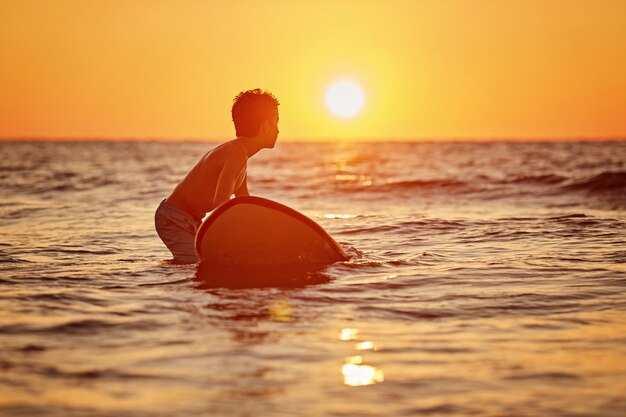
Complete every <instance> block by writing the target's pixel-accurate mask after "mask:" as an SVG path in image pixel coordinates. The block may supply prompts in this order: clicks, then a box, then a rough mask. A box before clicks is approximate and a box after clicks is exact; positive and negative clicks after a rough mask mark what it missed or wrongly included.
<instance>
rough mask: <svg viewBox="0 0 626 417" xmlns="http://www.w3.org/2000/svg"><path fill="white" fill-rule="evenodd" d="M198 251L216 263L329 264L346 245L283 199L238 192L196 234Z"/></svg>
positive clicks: (203, 258) (341, 256)
mask: <svg viewBox="0 0 626 417" xmlns="http://www.w3.org/2000/svg"><path fill="white" fill-rule="evenodd" d="M195 246H196V254H197V255H198V259H199V260H200V262H202V263H208V264H210V265H215V266H246V265H280V264H305V263H315V264H321V263H323V264H331V263H333V262H337V261H345V260H347V259H348V256H347V255H346V253H345V252H344V250H343V248H342V247H341V246H340V245H339V244H338V243H337V242H335V240H334V239H333V238H332V237H331V236H330V235H329V234H328V233H327V232H326V231H325V230H324V229H323V228H322V227H321V226H320V225H318V224H317V223H315V222H314V221H313V220H311V219H310V218H308V217H306V216H304V215H303V214H301V213H299V212H297V211H296V210H294V209H292V208H289V207H287V206H285V205H283V204H280V203H277V202H275V201H272V200H268V199H265V198H260V197H238V198H234V199H232V200H229V201H227V202H226V203H224V204H222V205H221V206H219V207H218V208H216V209H215V210H213V212H212V213H211V214H210V215H209V217H207V219H206V220H205V221H204V222H203V223H202V225H200V228H199V229H198V232H197V233H196V242H195Z"/></svg>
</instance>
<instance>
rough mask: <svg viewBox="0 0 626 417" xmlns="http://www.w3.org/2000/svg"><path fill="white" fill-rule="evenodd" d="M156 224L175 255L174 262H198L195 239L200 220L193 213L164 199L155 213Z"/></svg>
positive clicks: (162, 237) (160, 235)
mask: <svg viewBox="0 0 626 417" xmlns="http://www.w3.org/2000/svg"><path fill="white" fill-rule="evenodd" d="M154 226H155V228H156V231H157V233H158V235H159V237H160V238H161V240H162V241H163V243H165V246H167V248H168V249H169V250H170V252H172V255H174V262H177V263H186V264H190V263H196V262H198V259H197V257H196V249H195V239H196V231H197V230H198V227H199V226H200V222H199V221H198V220H196V219H194V218H193V216H192V215H191V214H189V213H187V212H185V211H183V210H181V209H179V208H178V207H175V206H173V205H171V204H168V203H167V202H166V201H165V200H163V201H161V204H159V207H158V208H157V210H156V213H154Z"/></svg>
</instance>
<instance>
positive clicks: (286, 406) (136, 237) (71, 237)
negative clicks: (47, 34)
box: [0, 142, 626, 417]
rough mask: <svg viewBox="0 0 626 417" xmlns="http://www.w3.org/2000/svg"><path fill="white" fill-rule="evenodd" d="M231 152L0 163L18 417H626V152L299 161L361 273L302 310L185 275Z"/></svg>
mask: <svg viewBox="0 0 626 417" xmlns="http://www.w3.org/2000/svg"><path fill="white" fill-rule="evenodd" d="M214 146H215V143H167V142H163V143H159V142H154V143H151V142H142V143H123V142H121V143H120V142H115V143H114V142H98V143H70V142H23V143H0V155H2V158H1V159H0V193H1V194H0V195H1V197H2V198H1V200H0V415H2V416H470V415H472V416H577V417H580V416H623V415H626V294H625V292H626V291H625V290H626V142H586V143H585V142H580V143H579V142H559V143H537V142H533V143H506V142H490V143H471V142H467V143H463V142H459V143H418V142H415V143H400V142H398V143H394V142H389V143H369V144H365V143H363V144H352V143H322V144H310V143H309V144H307V143H283V142H279V144H278V145H277V147H276V149H274V150H271V151H270V150H264V151H261V152H260V153H259V154H258V155H256V156H255V157H254V158H252V159H251V160H250V163H249V186H250V190H251V193H252V194H253V195H258V196H262V197H266V198H270V199H273V200H276V201H279V202H281V203H283V204H286V205H288V206H291V207H293V208H295V209H297V210H299V211H301V212H302V213H304V214H306V215H307V216H309V217H311V218H312V219H314V220H315V221H317V222H318V223H319V224H320V225H322V226H323V227H324V228H325V229H326V230H327V231H328V232H329V233H330V234H331V235H332V236H333V237H335V239H336V240H337V241H338V242H339V243H340V244H342V245H343V246H344V248H346V250H347V251H348V253H349V254H350V255H351V259H350V260H349V261H348V262H345V263H338V264H335V265H331V266H329V267H328V268H325V269H324V270H322V271H318V272H317V275H316V276H317V277H323V278H325V279H323V280H320V282H319V283H316V284H310V285H301V286H298V287H296V288H283V287H281V286H276V287H267V288H254V287H252V288H221V287H219V286H215V285H211V283H210V282H208V283H207V282H206V279H205V278H204V277H203V276H201V275H199V274H198V273H197V271H196V267H195V266H193V265H185V266H181V265H172V264H170V263H168V262H167V260H168V259H169V258H170V255H169V252H168V251H167V249H166V248H165V247H164V246H163V245H162V243H161V242H160V240H159V239H158V237H157V235H156V233H155V232H154V229H153V213H154V210H155V208H156V207H157V205H158V203H159V202H160V200H161V199H163V198H164V197H166V196H167V195H168V193H169V192H170V191H171V190H172V189H173V187H174V186H175V185H176V183H177V182H178V181H179V180H180V179H181V178H182V177H183V176H184V174H185V173H186V172H187V170H188V169H189V168H190V167H191V166H192V165H193V164H194V163H195V162H196V160H197V159H198V158H199V157H200V156H201V155H202V154H203V153H205V152H206V151H208V150H210V149H211V148H212V147H214ZM288 278H289V277H287V276H286V277H285V279H286V280H287V279H288ZM232 280H233V282H237V276H233V277H232Z"/></svg>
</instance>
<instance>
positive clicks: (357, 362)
mask: <svg viewBox="0 0 626 417" xmlns="http://www.w3.org/2000/svg"><path fill="white" fill-rule="evenodd" d="M346 363H352V364H354V365H360V364H362V363H363V357H362V356H358V355H357V356H348V357H347V358H346Z"/></svg>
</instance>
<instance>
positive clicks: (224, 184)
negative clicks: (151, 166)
mask: <svg viewBox="0 0 626 417" xmlns="http://www.w3.org/2000/svg"><path fill="white" fill-rule="evenodd" d="M279 104H280V103H279V102H278V99H277V98H276V97H275V96H274V95H273V94H272V93H270V92H269V91H266V90H261V89H258V88H257V89H254V90H248V91H242V92H241V93H239V94H238V95H237V96H236V97H235V99H234V100H233V106H232V109H231V113H232V118H233V123H234V124H235V132H236V135H237V137H236V138H235V139H232V140H230V141H228V142H225V143H223V144H221V145H219V146H218V147H216V148H214V149H213V150H211V151H210V152H208V153H206V154H205V155H204V156H203V157H202V158H200V160H199V161H198V162H197V163H196V165H195V166H194V167H193V168H191V170H190V171H189V172H188V173H187V175H186V176H185V178H184V179H183V180H182V181H181V182H180V183H179V184H178V185H177V186H176V188H175V189H174V191H172V193H171V194H170V195H169V197H167V198H166V199H165V200H163V201H162V202H161V204H160V205H159V207H158V208H157V210H156V213H155V216H154V223H155V227H156V231H157V233H158V235H159V237H160V238H161V240H162V241H163V243H165V246H167V248H168V249H169V250H170V252H172V255H174V262H177V263H195V262H197V258H196V253H195V249H194V239H195V236H196V231H197V230H198V226H199V225H200V222H201V221H202V218H203V217H204V216H205V215H206V213H208V212H210V211H212V210H213V209H215V208H216V207H217V206H219V205H220V204H222V203H224V202H226V201H228V200H230V198H231V196H232V195H233V194H234V195H235V196H236V197H240V196H247V195H250V193H249V192H248V176H247V162H248V159H250V158H251V157H252V156H253V155H255V154H256V153H257V152H258V151H260V150H261V149H263V148H273V147H274V145H275V144H276V138H277V137H278V105H279Z"/></svg>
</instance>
